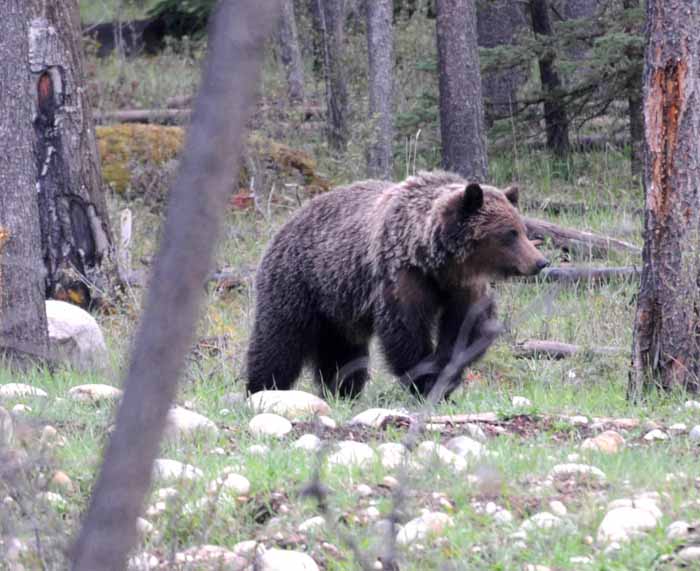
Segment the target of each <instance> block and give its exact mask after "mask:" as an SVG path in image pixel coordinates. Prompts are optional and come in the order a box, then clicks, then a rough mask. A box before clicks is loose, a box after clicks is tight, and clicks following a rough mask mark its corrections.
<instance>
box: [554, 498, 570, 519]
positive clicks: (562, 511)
mask: <svg viewBox="0 0 700 571" xmlns="http://www.w3.org/2000/svg"><path fill="white" fill-rule="evenodd" d="M549 509H550V510H551V511H552V513H553V514H554V515H556V516H559V517H564V516H565V515H566V514H567V512H568V510H567V509H566V506H565V505H564V504H563V503H562V502H560V501H559V500H552V501H551V502H549Z"/></svg>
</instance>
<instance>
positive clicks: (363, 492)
mask: <svg viewBox="0 0 700 571" xmlns="http://www.w3.org/2000/svg"><path fill="white" fill-rule="evenodd" d="M355 493H356V494H357V495H358V496H360V497H361V498H369V497H370V496H372V495H373V494H374V490H372V488H371V487H370V486H368V485H367V484H358V485H357V486H355Z"/></svg>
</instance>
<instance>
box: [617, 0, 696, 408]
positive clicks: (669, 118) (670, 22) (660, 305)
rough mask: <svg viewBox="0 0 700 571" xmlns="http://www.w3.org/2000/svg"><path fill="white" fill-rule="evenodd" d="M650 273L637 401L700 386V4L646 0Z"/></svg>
mask: <svg viewBox="0 0 700 571" xmlns="http://www.w3.org/2000/svg"><path fill="white" fill-rule="evenodd" d="M646 4H647V8H646V9H647V46H646V57H645V65H644V120H645V127H644V131H645V132H644V135H645V148H646V161H645V169H644V187H645V193H646V204H645V226H644V250H643V254H642V256H643V267H642V277H641V286H640V292H639V298H638V301H637V313H636V317H635V324H634V337H633V343H632V369H631V372H630V378H629V386H628V395H629V396H630V397H631V398H638V397H640V396H641V394H642V393H643V392H644V391H645V390H646V389H649V388H651V387H654V386H656V387H660V388H662V389H665V390H669V389H671V388H674V387H681V388H686V389H688V390H691V391H693V392H697V391H698V388H699V387H700V382H699V379H700V345H699V344H698V335H699V334H700V315H699V310H700V307H699V306H700V288H699V283H698V280H699V279H700V250H699V248H698V244H699V243H700V178H698V169H699V168H700V165H699V164H698V161H699V160H700V159H699V158H698V157H700V137H698V133H700V36H699V35H698V33H697V31H698V29H700V5H698V3H697V2H696V1H695V0H647V3H646Z"/></svg>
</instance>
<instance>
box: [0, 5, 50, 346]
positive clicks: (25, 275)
mask: <svg viewBox="0 0 700 571" xmlns="http://www.w3.org/2000/svg"><path fill="white" fill-rule="evenodd" d="M28 8H29V7H28V6H27V4H26V2H24V0H8V2H5V3H4V5H3V16H2V18H0V110H2V111H1V112H0V189H2V190H0V353H2V354H5V355H10V356H12V357H18V358H19V359H21V360H24V357H26V356H27V355H30V356H34V355H39V356H44V355H46V354H47V349H48V334H47V328H46V307H45V305H44V267H43V264H42V261H41V234H40V231H39V207H38V203H37V192H36V164H35V162H34V152H33V148H32V138H33V132H32V124H31V120H32V114H33V109H32V98H33V89H32V86H31V83H30V80H29V75H28V73H27V61H28V60H29V34H27V33H26V30H27V28H26V26H27V21H28V19H29V9H28Z"/></svg>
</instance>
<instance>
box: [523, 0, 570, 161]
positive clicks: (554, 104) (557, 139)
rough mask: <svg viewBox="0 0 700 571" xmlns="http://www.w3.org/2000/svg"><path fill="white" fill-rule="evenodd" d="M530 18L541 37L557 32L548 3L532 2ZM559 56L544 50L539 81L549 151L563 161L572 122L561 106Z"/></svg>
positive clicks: (567, 149)
mask: <svg viewBox="0 0 700 571" xmlns="http://www.w3.org/2000/svg"><path fill="white" fill-rule="evenodd" d="M529 6H530V15H531V17H532V30H533V31H534V32H535V34H536V35H539V36H552V35H554V29H553V28H552V21H551V19H550V17H549V2H548V1H547V0H531V2H530V4H529ZM555 59H556V53H555V52H554V50H553V49H551V48H545V49H544V51H543V52H542V55H541V56H540V60H539V67H540V81H541V83H542V91H543V92H544V96H545V103H544V121H545V128H546V130H547V148H548V149H549V150H550V151H552V152H553V153H554V154H555V155H556V156H557V157H559V158H564V157H566V156H567V155H568V154H569V120H568V118H567V116H566V108H565V106H564V104H563V103H562V101H561V99H559V98H560V97H561V91H562V81H561V78H560V77H559V72H558V71H557V68H556V65H555Z"/></svg>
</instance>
